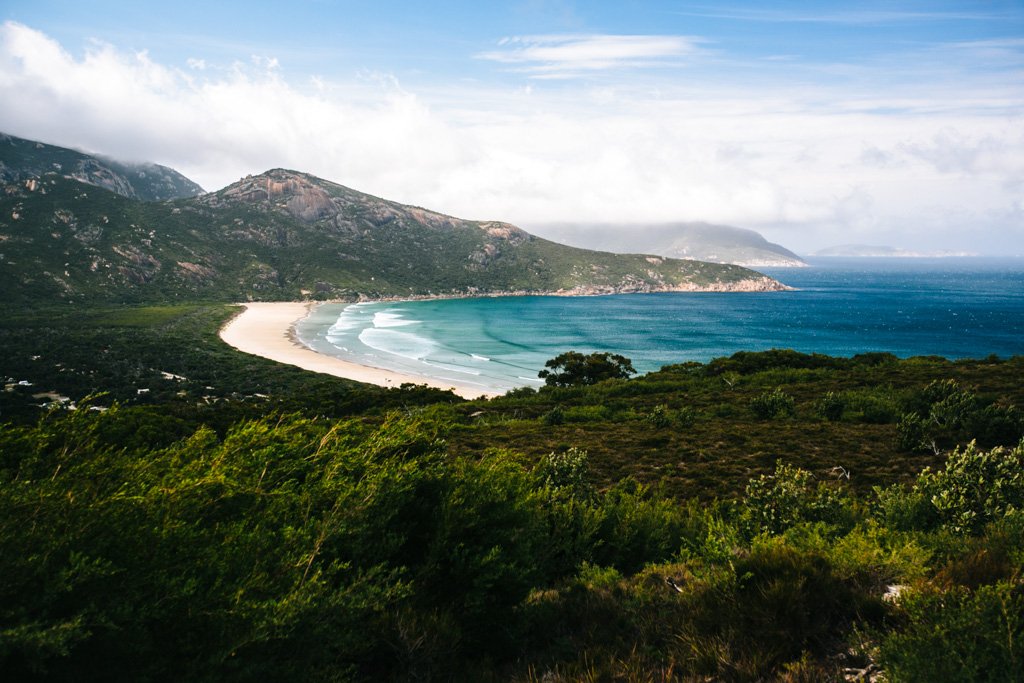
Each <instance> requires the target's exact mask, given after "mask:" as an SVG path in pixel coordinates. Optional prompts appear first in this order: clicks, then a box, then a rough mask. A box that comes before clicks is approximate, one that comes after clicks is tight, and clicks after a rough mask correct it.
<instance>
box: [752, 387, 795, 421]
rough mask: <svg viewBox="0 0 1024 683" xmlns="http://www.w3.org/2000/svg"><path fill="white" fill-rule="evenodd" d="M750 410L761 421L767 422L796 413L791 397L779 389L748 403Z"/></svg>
mask: <svg viewBox="0 0 1024 683" xmlns="http://www.w3.org/2000/svg"><path fill="white" fill-rule="evenodd" d="M750 410H752V411H753V413H754V415H756V416H757V417H758V418H759V419H761V420H769V419H771V418H773V417H778V416H780V415H792V414H793V413H794V412H796V403H795V402H794V401H793V397H792V396H790V395H789V394H787V393H785V392H784V391H782V390H781V389H775V390H774V391H769V392H765V393H763V394H760V395H759V396H755V397H754V398H753V399H751V401H750Z"/></svg>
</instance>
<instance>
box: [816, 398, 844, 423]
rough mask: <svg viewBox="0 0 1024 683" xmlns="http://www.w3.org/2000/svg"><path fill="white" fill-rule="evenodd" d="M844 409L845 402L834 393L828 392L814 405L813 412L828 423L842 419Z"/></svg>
mask: <svg viewBox="0 0 1024 683" xmlns="http://www.w3.org/2000/svg"><path fill="white" fill-rule="evenodd" d="M845 409H846V401H844V400H843V397H842V396H840V395H839V394H836V393H835V392H832V391H830V392H828V393H827V394H825V395H824V396H823V397H822V398H821V400H819V401H818V402H817V403H815V404H814V412H815V413H817V415H818V417H821V418H823V419H825V420H828V421H829V422H837V421H839V420H840V419H842V417H843V410H845Z"/></svg>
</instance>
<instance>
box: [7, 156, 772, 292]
mask: <svg viewBox="0 0 1024 683" xmlns="http://www.w3.org/2000/svg"><path fill="white" fill-rule="evenodd" d="M41 149H43V150H44V151H48V150H46V148H45V147H44V148H41ZM35 167H36V168H38V167H39V164H38V163H37V164H36V165H35ZM29 170H31V169H29ZM26 175H27V176H31V177H27V178H26V177H25V176H26ZM17 177H18V178H20V180H18V181H17V182H8V183H7V184H6V185H5V186H4V187H3V194H2V196H0V288H2V289H3V291H4V292H6V293H9V299H10V300H25V301H29V300H40V299H42V300H51V301H52V300H57V301H76V300H91V299H97V300H103V301H125V302H135V301H137V302H143V301H167V300H178V301H180V300H195V299H202V300H217V301H247V300H266V301H283V300H293V301H294V300H327V299H337V300H351V301H358V300H366V299H380V298H394V297H419V296H476V295H493V294H508V293H518V294H611V293H626V292H663V291H776V290H780V289H785V287H784V286H783V285H781V284H780V283H778V282H777V281H775V280H772V279H771V278H768V277H766V276H764V275H762V274H760V273H756V272H754V271H750V270H747V269H744V268H739V267H736V266H723V265H717V264H710V263H701V262H697V261H682V260H673V259H665V258H662V257H658V256H649V255H646V256H645V255H615V254H610V253H604V252H596V251H587V250H582V249H577V248H574V247H569V246H566V245H560V244H556V243H554V242H550V241H548V240H545V239H543V238H540V237H537V236H535V235H531V234H530V233H528V232H526V231H524V230H522V229H521V228H518V227H516V226H514V225H511V224H509V223H503V222H500V221H473V220H466V219H461V218H456V217H453V216H448V215H445V214H443V213H439V212H436V211H432V210H429V209H424V208H422V207H416V206H409V205H405V204H400V203H398V202H394V201H391V200H387V199H382V198H379V197H374V196H372V195H368V194H365V193H362V192H359V191H358V190H354V189H351V188H348V187H346V186H344V185H340V184H338V183H335V182H332V181H328V180H324V179H321V178H317V177H316V176H313V175H310V174H307V173H302V172H299V171H293V170H289V169H272V170H270V171H267V172H265V173H262V174H259V175H255V176H253V175H250V176H246V177H244V178H241V179H240V180H238V181H237V182H235V183H232V184H231V185H228V186H227V187H225V188H222V189H220V190H217V191H215V192H210V193H205V194H201V195H197V196H193V197H184V198H177V199H173V200H167V201H162V202H146V201H139V200H137V199H132V198H129V197H127V196H124V195H123V194H118V193H116V192H114V191H111V190H108V189H105V188H102V187H98V186H96V185H91V184H85V183H83V182H82V181H80V180H79V179H77V178H74V177H67V176H65V175H62V174H61V173H59V172H47V173H44V174H42V175H32V174H31V173H29V172H27V171H25V170H22V171H20V172H19V175H17Z"/></svg>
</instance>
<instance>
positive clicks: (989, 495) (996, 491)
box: [914, 441, 1024, 534]
mask: <svg viewBox="0 0 1024 683" xmlns="http://www.w3.org/2000/svg"><path fill="white" fill-rule="evenodd" d="M914 491H915V492H917V493H919V494H920V495H922V496H924V498H925V499H926V500H927V501H928V502H929V503H930V504H931V506H932V507H933V508H934V510H935V513H936V515H937V516H938V519H939V522H940V524H941V525H942V526H943V527H945V528H947V529H949V530H950V531H952V532H954V533H958V534H971V533H978V532H979V531H981V529H982V528H984V526H985V525H986V524H988V523H989V522H992V521H995V520H998V519H1000V518H1002V517H1005V516H1007V515H1010V514H1022V513H1024V441H1022V442H1021V443H1020V444H1019V445H1017V447H1016V448H1013V449H1006V448H1002V447H996V448H993V449H991V450H988V451H985V450H979V449H978V448H977V447H976V446H975V444H974V442H973V441H972V442H971V443H970V444H969V445H968V446H967V447H966V448H964V449H959V448H958V449H956V450H955V451H953V453H951V454H950V455H949V457H948V458H947V459H946V465H945V467H944V468H943V469H941V470H937V471H932V470H931V468H925V470H924V471H923V472H922V473H921V474H920V476H918V478H917V482H916V483H915V485H914Z"/></svg>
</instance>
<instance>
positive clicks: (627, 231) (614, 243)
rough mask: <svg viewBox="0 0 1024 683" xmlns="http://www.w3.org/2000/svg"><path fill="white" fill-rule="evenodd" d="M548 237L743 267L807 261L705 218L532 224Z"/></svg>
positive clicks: (791, 265) (622, 251)
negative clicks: (666, 221) (641, 221)
mask: <svg viewBox="0 0 1024 683" xmlns="http://www.w3.org/2000/svg"><path fill="white" fill-rule="evenodd" d="M531 229H533V230H534V231H535V232H536V233H537V234H539V235H541V236H542V237H546V238H547V239H550V240H554V241H556V242H562V243H564V244H571V245H572V246H574V247H580V248H583V249H599V250H601V251H611V252H615V253H617V254H632V253H637V252H641V253H650V254H657V255H658V256H664V257H667V258H678V259H690V260H695V261H706V262H709V263H728V264H732V265H736V266H743V267H744V268H766V267H767V268H803V267H806V266H807V262H806V261H804V260H803V259H802V258H800V257H799V256H797V255H796V254H795V253H793V252H792V251H790V250H789V249H787V248H785V247H784V246H782V245H780V244H775V243H774V242H769V241H768V240H766V239H765V238H764V236H763V235H761V234H760V233H758V232H755V231H754V230H748V229H746V228H737V227H734V226H731V225H716V224H713V223H703V222H676V223H660V224H640V223H551V224H546V225H537V226H533V227H532V228H531Z"/></svg>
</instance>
